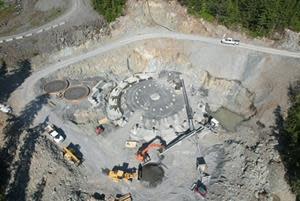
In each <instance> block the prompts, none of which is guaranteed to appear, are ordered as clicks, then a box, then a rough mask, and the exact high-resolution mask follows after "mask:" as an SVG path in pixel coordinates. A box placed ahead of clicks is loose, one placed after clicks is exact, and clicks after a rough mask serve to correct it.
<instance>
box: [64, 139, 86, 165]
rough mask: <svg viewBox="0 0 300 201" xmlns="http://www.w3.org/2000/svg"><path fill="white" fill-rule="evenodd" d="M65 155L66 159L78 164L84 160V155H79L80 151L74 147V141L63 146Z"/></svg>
mask: <svg viewBox="0 0 300 201" xmlns="http://www.w3.org/2000/svg"><path fill="white" fill-rule="evenodd" d="M63 156H64V158H65V159H67V160H68V161H71V162H73V163H74V164H75V165H77V166H78V165H80V164H81V162H82V157H80V156H79V154H78V151H77V150H76V149H75V148H74V145H73V144H72V143H71V144H70V145H69V146H67V147H64V148H63Z"/></svg>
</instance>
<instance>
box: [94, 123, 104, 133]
mask: <svg viewBox="0 0 300 201" xmlns="http://www.w3.org/2000/svg"><path fill="white" fill-rule="evenodd" d="M103 131H104V127H103V125H102V124H100V125H99V126H97V127H96V130H95V132H96V134H97V135H100V134H101V133H103Z"/></svg>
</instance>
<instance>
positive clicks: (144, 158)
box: [136, 136, 166, 164]
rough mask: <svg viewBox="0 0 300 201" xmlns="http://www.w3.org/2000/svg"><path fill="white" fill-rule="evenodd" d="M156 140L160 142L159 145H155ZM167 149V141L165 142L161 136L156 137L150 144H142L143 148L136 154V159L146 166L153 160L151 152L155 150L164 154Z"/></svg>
mask: <svg viewBox="0 0 300 201" xmlns="http://www.w3.org/2000/svg"><path fill="white" fill-rule="evenodd" d="M156 140H159V143H154V142H155V141H156ZM165 147H166V141H165V140H163V139H162V138H161V137H160V136H156V137H155V138H153V139H152V140H150V141H149V142H146V143H144V144H142V146H141V147H140V148H139V149H138V151H137V153H136V159H137V160H138V161H140V162H141V163H144V164H146V163H147V162H149V161H150V160H151V158H150V156H149V152H150V151H151V150H153V149H156V150H158V151H159V152H162V151H163V150H164V149H165Z"/></svg>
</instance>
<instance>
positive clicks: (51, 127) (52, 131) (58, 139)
mask: <svg viewBox="0 0 300 201" xmlns="http://www.w3.org/2000/svg"><path fill="white" fill-rule="evenodd" d="M45 130H46V131H47V133H49V134H50V135H51V137H52V138H53V140H54V141H55V142H56V143H60V142H62V141H64V138H63V136H61V135H60V134H59V133H58V132H57V131H56V130H55V126H54V125H53V124H49V125H48V126H46V128H45Z"/></svg>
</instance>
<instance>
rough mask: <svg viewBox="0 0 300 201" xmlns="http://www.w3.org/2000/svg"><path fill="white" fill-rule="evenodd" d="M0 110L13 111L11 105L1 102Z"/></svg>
mask: <svg viewBox="0 0 300 201" xmlns="http://www.w3.org/2000/svg"><path fill="white" fill-rule="evenodd" d="M0 111H1V112H4V113H11V112H12V109H11V107H10V106H9V105H4V104H1V103H0Z"/></svg>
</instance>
